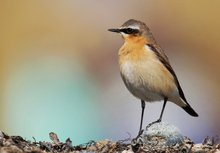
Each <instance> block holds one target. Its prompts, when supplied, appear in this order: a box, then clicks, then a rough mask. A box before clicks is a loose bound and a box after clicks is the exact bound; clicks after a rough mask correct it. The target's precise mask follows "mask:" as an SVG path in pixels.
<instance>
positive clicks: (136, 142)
mask: <svg viewBox="0 0 220 153" xmlns="http://www.w3.org/2000/svg"><path fill="white" fill-rule="evenodd" d="M143 132H144V130H143V129H142V130H140V131H139V132H138V135H137V136H136V137H135V138H134V139H132V140H131V147H132V150H133V151H134V152H137V151H138V150H139V148H140V146H142V145H143V141H144V140H143V136H142V134H143Z"/></svg>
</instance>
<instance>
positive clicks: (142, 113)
mask: <svg viewBox="0 0 220 153" xmlns="http://www.w3.org/2000/svg"><path fill="white" fill-rule="evenodd" d="M141 108H142V112H141V123H140V129H139V132H138V134H140V133H141V131H142V124H143V118H144V109H145V102H144V100H141Z"/></svg>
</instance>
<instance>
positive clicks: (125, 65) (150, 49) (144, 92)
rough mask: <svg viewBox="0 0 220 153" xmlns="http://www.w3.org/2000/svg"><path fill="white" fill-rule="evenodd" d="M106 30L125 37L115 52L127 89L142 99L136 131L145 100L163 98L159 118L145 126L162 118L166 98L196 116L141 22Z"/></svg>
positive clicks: (149, 33)
mask: <svg viewBox="0 0 220 153" xmlns="http://www.w3.org/2000/svg"><path fill="white" fill-rule="evenodd" d="M108 31H110V32H115V33H119V34H120V35H121V36H122V38H123V39H124V44H123V45H122V47H121V48H120V49H119V52H118V56H119V66H120V74H121V77H122V80H123V82H124V84H125V86H126V87H127V89H128V90H129V91H130V92H131V94H132V95H134V96H135V97H136V98H138V99H140V101H141V108H142V111H141V121H140V128H139V134H140V133H141V131H143V130H142V124H143V117H144V109H145V102H150V103H152V102H156V101H163V107H162V110H161V113H160V116H159V119H158V120H156V121H154V122H152V123H150V124H149V125H148V126H147V127H149V126H151V125H152V124H155V123H158V122H161V121H162V117H163V113H164V109H165V106H166V104H167V101H170V102H173V103H174V104H176V105H178V106H180V107H181V108H183V109H184V110H185V111H186V112H187V113H188V114H189V115H191V116H193V117H198V114H197V113H196V112H195V110H194V109H193V108H192V107H191V106H190V104H189V103H188V102H187V100H186V98H185V95H184V93H183V90H182V88H181V86H180V83H179V81H178V79H177V75H176V74H175V72H174V70H173V68H172V67H171V65H170V62H169V59H168V57H167V56H166V54H165V52H164V51H163V50H162V48H161V47H160V46H159V45H158V43H157V42H156V40H155V38H154V36H153V34H152V32H151V31H150V29H149V28H148V26H147V25H146V24H145V23H144V22H142V21H138V20H135V19H129V20H128V21H126V22H125V23H124V24H122V26H120V27H119V28H113V29H108Z"/></svg>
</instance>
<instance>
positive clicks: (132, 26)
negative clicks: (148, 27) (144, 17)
mask: <svg viewBox="0 0 220 153" xmlns="http://www.w3.org/2000/svg"><path fill="white" fill-rule="evenodd" d="M128 28H131V29H137V30H140V28H139V27H138V26H134V25H130V26H128Z"/></svg>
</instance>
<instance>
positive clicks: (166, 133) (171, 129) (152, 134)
mask: <svg viewBox="0 0 220 153" xmlns="http://www.w3.org/2000/svg"><path fill="white" fill-rule="evenodd" d="M142 138H143V141H144V143H147V144H152V145H160V146H164V145H165V146H169V147H171V146H174V145H176V144H179V145H181V144H182V143H183V139H184V138H183V136H182V134H181V133H180V130H179V129H178V128H177V127H176V126H174V125H172V124H169V123H165V122H160V123H155V124H153V125H151V126H150V127H148V128H147V129H145V130H144V131H143V133H142Z"/></svg>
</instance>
